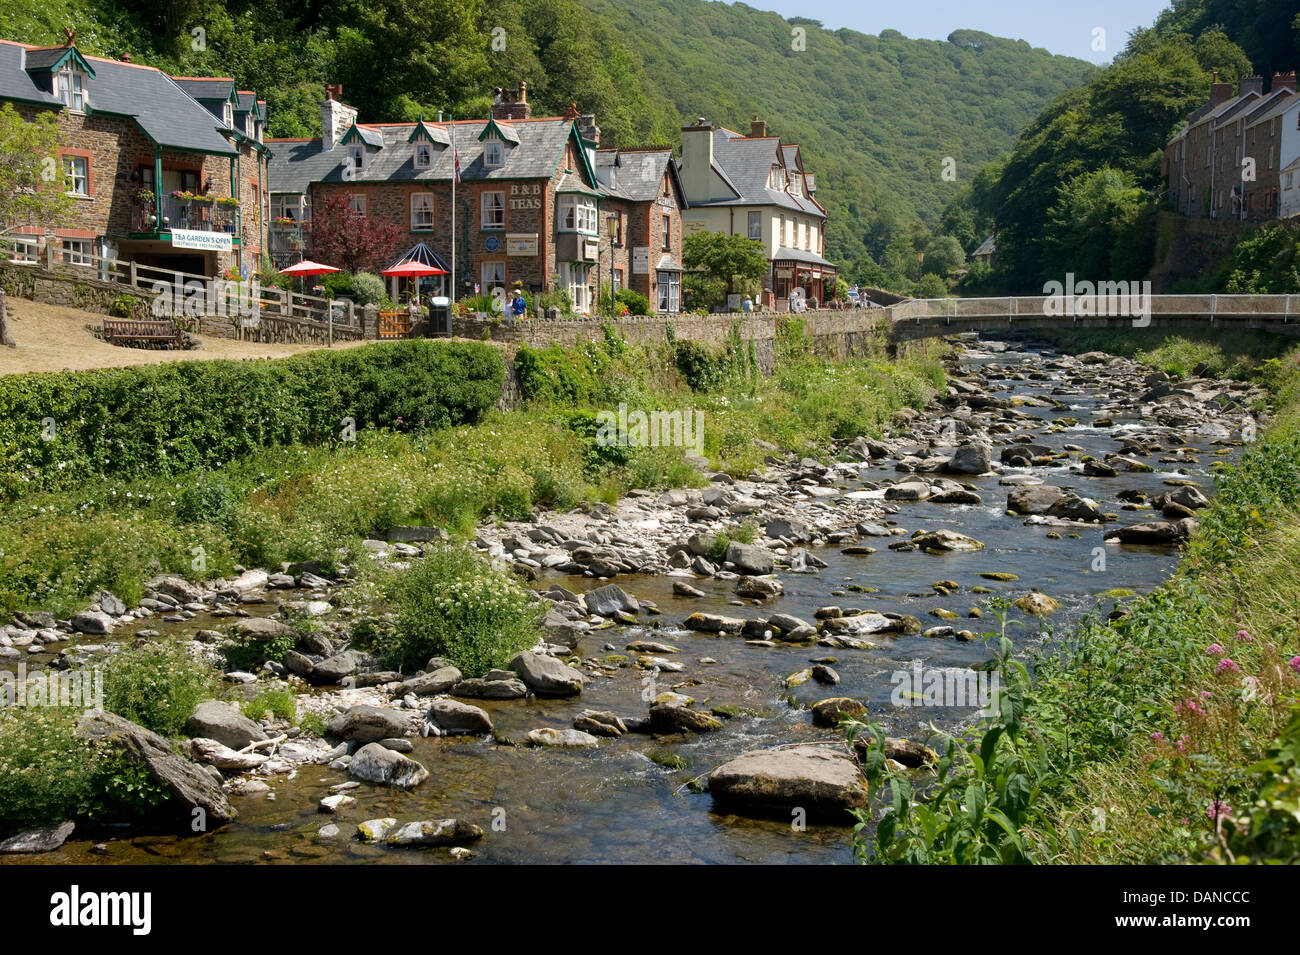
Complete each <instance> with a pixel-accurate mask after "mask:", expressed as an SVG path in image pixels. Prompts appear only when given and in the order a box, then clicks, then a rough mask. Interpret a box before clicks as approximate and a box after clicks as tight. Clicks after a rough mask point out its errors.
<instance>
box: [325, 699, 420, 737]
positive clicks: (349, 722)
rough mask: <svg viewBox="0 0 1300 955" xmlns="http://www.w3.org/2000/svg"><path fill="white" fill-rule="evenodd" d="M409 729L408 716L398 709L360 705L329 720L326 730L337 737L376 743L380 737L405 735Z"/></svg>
mask: <svg viewBox="0 0 1300 955" xmlns="http://www.w3.org/2000/svg"><path fill="white" fill-rule="evenodd" d="M409 729H410V720H409V718H408V716H407V715H406V714H404V713H402V712H400V711H398V710H388V709H384V708H383V707H380V706H366V705H360V706H354V707H351V708H350V709H349V710H348V711H347V712H346V713H340V714H339V715H338V716H336V717H334V719H332V720H330V723H329V728H328V732H329V734H330V735H331V736H335V737H337V738H338V739H343V740H354V741H356V742H358V743H377V742H378V741H379V740H381V739H393V738H395V737H401V736H405V735H406V733H407V731H408V730H409Z"/></svg>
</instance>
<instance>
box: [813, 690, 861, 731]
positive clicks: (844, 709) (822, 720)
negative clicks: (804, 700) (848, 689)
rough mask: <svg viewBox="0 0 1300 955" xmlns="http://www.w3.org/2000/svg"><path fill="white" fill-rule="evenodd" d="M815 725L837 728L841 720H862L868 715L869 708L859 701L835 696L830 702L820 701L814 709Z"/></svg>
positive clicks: (815, 704) (814, 705)
mask: <svg viewBox="0 0 1300 955" xmlns="http://www.w3.org/2000/svg"><path fill="white" fill-rule="evenodd" d="M812 715H813V725H814V726H827V727H830V728H832V729H833V728H835V727H836V726H839V725H840V720H860V719H862V717H864V716H866V715H867V708H866V706H865V705H863V703H862V702H861V701H859V700H855V699H853V698H852V697H848V696H833V697H831V698H830V699H828V700H819V701H817V702H816V703H814V704H813V708H812Z"/></svg>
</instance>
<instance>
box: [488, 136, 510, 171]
mask: <svg viewBox="0 0 1300 955" xmlns="http://www.w3.org/2000/svg"><path fill="white" fill-rule="evenodd" d="M505 164H506V147H505V143H503V142H501V140H499V139H497V138H496V137H495V136H489V137H488V138H487V139H485V140H483V165H484V166H486V167H487V168H488V169H500V168H501V167H502V166H504V165H505Z"/></svg>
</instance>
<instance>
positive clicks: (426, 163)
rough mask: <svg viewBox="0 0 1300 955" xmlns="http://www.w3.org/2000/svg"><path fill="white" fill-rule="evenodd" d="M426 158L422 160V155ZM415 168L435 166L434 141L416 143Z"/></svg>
mask: <svg viewBox="0 0 1300 955" xmlns="http://www.w3.org/2000/svg"><path fill="white" fill-rule="evenodd" d="M421 156H423V157H424V159H423V161H421V159H420V157H421ZM415 168H416V169H432V168H433V143H416V144H415Z"/></svg>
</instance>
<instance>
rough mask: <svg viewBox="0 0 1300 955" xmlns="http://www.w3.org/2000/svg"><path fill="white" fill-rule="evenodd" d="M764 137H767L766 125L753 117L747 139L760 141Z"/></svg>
mask: <svg viewBox="0 0 1300 955" xmlns="http://www.w3.org/2000/svg"><path fill="white" fill-rule="evenodd" d="M766 135H767V123H765V122H764V121H763V120H761V119H759V118H758V117H757V116H755V117H754V119H753V121H751V122H750V124H749V138H750V139H762V138H763V137H765V136H766Z"/></svg>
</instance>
